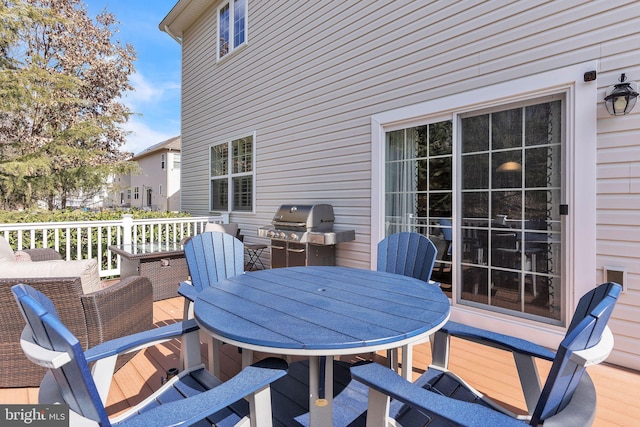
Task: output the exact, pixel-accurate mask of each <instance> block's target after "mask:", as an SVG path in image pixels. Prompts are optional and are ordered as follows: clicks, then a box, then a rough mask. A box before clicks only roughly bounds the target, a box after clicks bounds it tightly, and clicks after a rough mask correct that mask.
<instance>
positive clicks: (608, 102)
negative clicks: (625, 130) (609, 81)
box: [604, 73, 638, 116]
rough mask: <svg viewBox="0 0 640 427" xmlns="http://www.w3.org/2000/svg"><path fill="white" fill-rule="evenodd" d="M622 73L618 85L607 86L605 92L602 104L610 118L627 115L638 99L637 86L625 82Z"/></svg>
mask: <svg viewBox="0 0 640 427" xmlns="http://www.w3.org/2000/svg"><path fill="white" fill-rule="evenodd" d="M626 80H627V76H625V74H624V73H622V74H621V75H620V83H618V84H615V85H613V86H609V88H607V91H606V92H605V97H604V104H605V106H606V107H607V111H608V112H609V114H611V115H612V116H623V115H625V114H629V113H630V112H631V110H633V106H634V105H636V100H637V99H638V84H637V83H636V82H627V81H626Z"/></svg>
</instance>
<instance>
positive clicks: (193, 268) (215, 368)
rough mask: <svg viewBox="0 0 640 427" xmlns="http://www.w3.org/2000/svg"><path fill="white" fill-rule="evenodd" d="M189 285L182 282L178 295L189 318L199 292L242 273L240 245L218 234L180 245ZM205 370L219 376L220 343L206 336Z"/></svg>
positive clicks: (241, 246) (206, 235) (199, 236)
mask: <svg viewBox="0 0 640 427" xmlns="http://www.w3.org/2000/svg"><path fill="white" fill-rule="evenodd" d="M184 255H185V258H186V260H187V267H188V268H189V276H190V277H191V281H190V282H182V283H180V286H179V287H178V293H179V294H180V295H182V296H183V297H184V298H185V308H184V318H185V319H192V318H193V303H194V302H195V300H196V297H197V296H198V293H199V292H202V290H203V289H206V288H207V287H209V286H211V285H213V284H214V283H216V282H218V281H219V280H221V279H226V278H228V277H232V276H235V275H238V274H242V273H244V244H243V243H242V242H241V241H240V240H238V239H237V238H236V237H234V236H232V235H231V234H228V233H223V232H220V231H207V232H204V233H201V234H198V235H196V236H194V237H192V238H191V239H189V240H188V241H187V242H186V243H185V245H184ZM204 338H206V341H207V345H208V357H209V370H210V371H211V372H213V373H214V375H220V365H219V364H218V362H217V361H218V360H220V345H221V343H220V342H219V341H217V340H214V339H213V338H212V337H211V336H209V335H207V336H205V337H204Z"/></svg>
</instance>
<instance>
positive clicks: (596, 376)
mask: <svg viewBox="0 0 640 427" xmlns="http://www.w3.org/2000/svg"><path fill="white" fill-rule="evenodd" d="M183 307H184V302H183V298H181V297H175V298H171V299H165V300H162V301H157V302H155V303H154V310H153V313H154V319H153V320H154V325H156V326H162V325H167V324H171V323H175V322H178V321H180V320H181V319H182V314H183ZM179 350H180V344H179V341H178V340H173V341H169V342H166V343H163V344H160V345H157V346H154V347H151V348H149V349H146V350H144V351H142V352H139V353H137V354H136V355H135V357H133V359H132V360H131V361H130V362H128V363H127V364H126V365H124V366H123V367H122V368H121V369H120V370H118V371H117V372H116V373H115V375H114V377H113V384H112V386H111V390H110V393H109V397H108V399H107V405H106V406H107V410H108V412H109V414H118V413H120V412H122V411H124V410H125V409H127V408H128V407H130V406H133V405H135V404H137V403H139V402H141V401H142V400H143V399H144V398H145V397H147V396H149V395H150V394H151V393H152V392H153V391H154V390H156V389H157V388H158V387H159V386H160V385H161V383H162V380H163V378H164V377H166V371H167V370H169V369H171V368H175V367H177V366H178V363H179V358H180V355H179ZM202 350H203V351H202V358H203V362H204V363H205V364H207V363H208V360H207V350H206V346H204V345H203V346H202ZM220 356H221V358H220V365H221V379H223V380H226V379H228V378H231V377H232V376H233V375H235V374H236V373H237V372H239V371H240V369H241V364H242V354H241V353H240V352H238V350H237V348H236V347H235V346H231V345H224V346H222V348H221V353H220ZM266 356H267V355H266V354H261V353H256V354H255V355H254V357H255V359H256V360H258V359H260V358H262V357H266ZM371 357H372V355H371V354H368V353H365V354H361V355H353V356H350V357H348V358H346V357H343V358H342V360H344V361H347V362H358V361H361V360H365V359H368V358H371ZM303 359H304V358H303V357H294V358H293V359H292V360H293V361H297V360H303ZM373 360H375V361H377V362H379V363H382V364H385V363H386V352H384V351H379V352H377V353H376V354H375V355H373ZM430 362H431V350H430V347H429V344H422V345H418V346H415V347H414V348H413V372H412V377H413V379H417V378H418V377H419V376H420V375H421V374H422V373H423V372H424V370H425V369H426V367H427V366H428V365H429V363H430ZM548 366H549V364H548V363H540V364H539V367H540V370H541V374H542V375H545V374H546V370H548ZM450 367H451V370H453V371H454V372H456V373H458V374H459V375H460V376H462V377H463V378H465V379H466V380H467V381H469V382H470V383H471V384H472V385H476V386H479V387H480V385H481V388H480V389H481V390H482V391H483V392H485V393H486V394H487V395H489V396H491V397H492V398H494V399H496V400H498V401H500V402H503V403H504V404H506V405H509V406H512V407H517V408H523V407H524V401H523V398H522V393H521V391H520V384H519V383H518V381H517V374H516V372H515V366H514V365H513V358H512V357H511V355H510V354H507V353H505V352H503V351H499V350H495V349H491V348H488V347H485V346H481V345H476V344H473V343H470V342H469V341H464V340H459V339H454V340H453V342H452V358H451V361H450ZM488 373H491V374H488ZM589 374H590V375H591V378H592V379H593V381H594V383H595V386H596V389H597V391H598V401H597V412H596V421H595V423H594V426H633V425H635V423H636V422H637V419H638V417H639V416H640V408H638V405H637V402H636V398H635V395H634V393H633V392H630V391H632V390H638V389H639V387H640V373H638V372H634V371H628V370H625V369H621V368H618V367H615V366H611V365H607V364H606V363H605V364H600V365H597V366H593V367H590V368H589ZM37 398H38V389H37V388H2V389H0V401H2V402H3V403H6V404H11V403H15V404H26V403H30V404H34V403H37Z"/></svg>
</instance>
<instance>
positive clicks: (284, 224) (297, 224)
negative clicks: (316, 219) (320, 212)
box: [271, 221, 307, 228]
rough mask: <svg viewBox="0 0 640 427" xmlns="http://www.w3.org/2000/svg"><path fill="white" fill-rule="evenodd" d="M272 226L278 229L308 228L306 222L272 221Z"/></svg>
mask: <svg viewBox="0 0 640 427" xmlns="http://www.w3.org/2000/svg"><path fill="white" fill-rule="evenodd" d="M271 224H273V225H275V226H276V227H296V228H306V227H307V223H306V222H281V221H272V222H271Z"/></svg>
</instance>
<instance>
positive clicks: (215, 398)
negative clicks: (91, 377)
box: [118, 358, 287, 427]
mask: <svg viewBox="0 0 640 427" xmlns="http://www.w3.org/2000/svg"><path fill="white" fill-rule="evenodd" d="M286 369H287V363H286V362H285V361H284V360H282V359H276V358H269V359H266V360H264V361H261V362H257V363H255V364H253V365H251V366H248V367H246V368H244V369H243V370H242V371H240V373H238V374H237V375H236V376H234V377H233V378H231V379H229V380H228V381H226V382H224V383H222V384H220V385H219V386H217V387H215V388H213V389H211V390H209V391H207V392H204V393H200V394H198V395H196V396H193V397H189V398H188V399H186V400H178V401H175V402H170V403H165V404H163V405H160V406H158V407H156V408H154V409H150V410H149V411H145V412H143V413H142V414H140V415H138V416H136V417H132V418H130V419H127V420H124V421H122V422H121V423H119V424H118V426H122V427H147V426H151V425H192V424H194V423H196V422H198V421H200V420H203V419H204V418H206V417H207V416H209V415H212V414H214V413H216V412H218V411H220V410H221V409H223V408H225V407H227V406H229V405H231V404H232V403H234V402H237V401H239V400H241V399H243V398H244V397H245V396H251V395H255V394H256V393H258V392H260V391H262V390H263V389H265V388H266V387H268V386H269V385H270V384H271V383H272V382H274V381H276V380H277V379H279V378H282V377H283V376H285V375H286V373H287V370H286ZM250 399H251V398H250ZM253 415H254V417H259V416H260V415H259V414H253ZM252 424H253V423H252Z"/></svg>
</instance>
